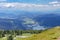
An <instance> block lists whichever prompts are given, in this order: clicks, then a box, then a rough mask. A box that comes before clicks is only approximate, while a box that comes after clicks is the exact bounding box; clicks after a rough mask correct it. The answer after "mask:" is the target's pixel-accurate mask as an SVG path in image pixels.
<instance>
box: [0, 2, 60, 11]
mask: <svg viewBox="0 0 60 40" xmlns="http://www.w3.org/2000/svg"><path fill="white" fill-rule="evenodd" d="M55 3H57V2H55ZM0 8H10V9H11V8H14V9H20V10H27V11H35V10H36V11H49V10H55V9H57V8H60V4H53V5H50V4H49V5H48V4H46V5H43V4H28V3H0Z"/></svg>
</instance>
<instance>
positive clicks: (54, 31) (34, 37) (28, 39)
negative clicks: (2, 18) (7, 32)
mask: <svg viewBox="0 0 60 40" xmlns="http://www.w3.org/2000/svg"><path fill="white" fill-rule="evenodd" d="M7 38H8V37H2V38H0V40H7ZM13 40H60V27H54V28H51V29H47V30H44V31H43V32H41V33H38V34H30V33H24V34H22V35H16V37H13Z"/></svg>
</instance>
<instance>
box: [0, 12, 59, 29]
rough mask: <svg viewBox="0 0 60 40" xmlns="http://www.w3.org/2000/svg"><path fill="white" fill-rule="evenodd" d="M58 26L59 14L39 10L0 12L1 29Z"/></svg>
mask: <svg viewBox="0 0 60 40" xmlns="http://www.w3.org/2000/svg"><path fill="white" fill-rule="evenodd" d="M55 26H60V14H56V13H45V14H44V13H41V12H36V13H35V12H19V13H15V14H14V13H4V12H3V13H2V12H0V29H1V30H2V29H3V30H44V29H47V28H52V27H55Z"/></svg>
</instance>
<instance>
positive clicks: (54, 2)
mask: <svg viewBox="0 0 60 40" xmlns="http://www.w3.org/2000/svg"><path fill="white" fill-rule="evenodd" d="M59 3H60V2H58V1H53V2H49V4H59Z"/></svg>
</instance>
